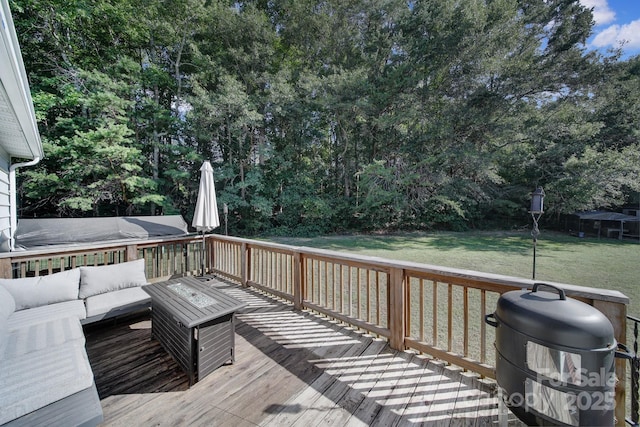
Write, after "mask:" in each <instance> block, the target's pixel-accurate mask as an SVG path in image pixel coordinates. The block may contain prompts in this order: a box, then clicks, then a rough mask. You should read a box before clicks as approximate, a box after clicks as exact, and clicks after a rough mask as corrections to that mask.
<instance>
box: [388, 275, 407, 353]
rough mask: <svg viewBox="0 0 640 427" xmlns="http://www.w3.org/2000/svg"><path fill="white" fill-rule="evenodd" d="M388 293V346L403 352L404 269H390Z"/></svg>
mask: <svg viewBox="0 0 640 427" xmlns="http://www.w3.org/2000/svg"><path fill="white" fill-rule="evenodd" d="M389 276H390V285H391V289H390V292H389V314H390V316H389V330H390V332H391V336H390V337H389V345H390V346H391V348H393V349H395V350H405V345H404V336H405V333H404V329H405V318H406V316H405V310H406V301H405V295H406V293H405V274H404V269H402V268H398V267H392V268H391V272H390V275H389Z"/></svg>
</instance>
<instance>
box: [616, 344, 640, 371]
mask: <svg viewBox="0 0 640 427" xmlns="http://www.w3.org/2000/svg"><path fill="white" fill-rule="evenodd" d="M615 357H616V358H617V359H627V360H631V361H633V359H634V358H635V357H636V355H635V354H633V352H632V351H630V350H629V348H628V347H627V346H626V345H624V344H621V343H618V349H617V350H616V352H615ZM632 367H633V366H632Z"/></svg>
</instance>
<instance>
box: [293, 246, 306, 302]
mask: <svg viewBox="0 0 640 427" xmlns="http://www.w3.org/2000/svg"><path fill="white" fill-rule="evenodd" d="M303 263H304V257H303V256H302V254H301V253H300V252H298V251H295V252H294V253H293V307H294V308H295V309H296V310H302V301H303V299H304V276H305V274H304V266H303Z"/></svg>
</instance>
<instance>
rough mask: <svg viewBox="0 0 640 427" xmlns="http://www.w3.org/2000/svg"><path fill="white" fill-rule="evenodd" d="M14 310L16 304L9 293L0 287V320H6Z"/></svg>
mask: <svg viewBox="0 0 640 427" xmlns="http://www.w3.org/2000/svg"><path fill="white" fill-rule="evenodd" d="M15 310H16V302H15V301H14V300H13V296H12V295H11V293H10V292H9V291H8V290H7V289H6V288H5V287H4V286H2V285H0V320H2V319H4V320H7V319H8V318H9V315H10V314H11V313H13V312H14V311H15Z"/></svg>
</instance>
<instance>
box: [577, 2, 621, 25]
mask: <svg viewBox="0 0 640 427" xmlns="http://www.w3.org/2000/svg"><path fill="white" fill-rule="evenodd" d="M580 3H581V4H582V5H583V6H584V7H586V8H587V9H591V8H593V19H594V20H595V21H596V25H604V24H608V23H609V22H613V21H615V19H616V13H615V12H614V11H613V10H611V8H609V4H608V3H607V0H580Z"/></svg>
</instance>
